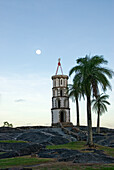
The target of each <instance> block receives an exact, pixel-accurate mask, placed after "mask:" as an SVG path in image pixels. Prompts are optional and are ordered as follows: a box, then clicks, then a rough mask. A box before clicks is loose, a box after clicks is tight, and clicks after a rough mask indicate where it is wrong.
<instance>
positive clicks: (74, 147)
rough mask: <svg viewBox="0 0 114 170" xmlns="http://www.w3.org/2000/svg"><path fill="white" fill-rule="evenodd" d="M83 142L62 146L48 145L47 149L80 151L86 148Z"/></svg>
mask: <svg viewBox="0 0 114 170" xmlns="http://www.w3.org/2000/svg"><path fill="white" fill-rule="evenodd" d="M85 145H86V142H85V141H77V142H70V143H67V144H63V145H50V146H47V147H46V148H47V149H72V150H82V149H85V148H86V146H85Z"/></svg>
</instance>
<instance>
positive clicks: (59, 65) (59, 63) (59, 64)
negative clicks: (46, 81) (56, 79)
mask: <svg viewBox="0 0 114 170" xmlns="http://www.w3.org/2000/svg"><path fill="white" fill-rule="evenodd" d="M60 60H61V59H60V58H59V59H58V66H57V70H56V75H57V73H58V69H59V67H60V68H61V73H62V75H63V70H62V67H61V62H60Z"/></svg>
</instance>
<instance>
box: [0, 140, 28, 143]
mask: <svg viewBox="0 0 114 170" xmlns="http://www.w3.org/2000/svg"><path fill="white" fill-rule="evenodd" d="M0 143H28V142H27V141H22V140H0Z"/></svg>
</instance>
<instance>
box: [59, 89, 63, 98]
mask: <svg viewBox="0 0 114 170" xmlns="http://www.w3.org/2000/svg"><path fill="white" fill-rule="evenodd" d="M60 96H61V97H62V96H63V91H62V89H61V90H60Z"/></svg>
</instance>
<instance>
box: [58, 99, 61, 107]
mask: <svg viewBox="0 0 114 170" xmlns="http://www.w3.org/2000/svg"><path fill="white" fill-rule="evenodd" d="M60 106H61V101H60V100H58V108H60Z"/></svg>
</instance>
